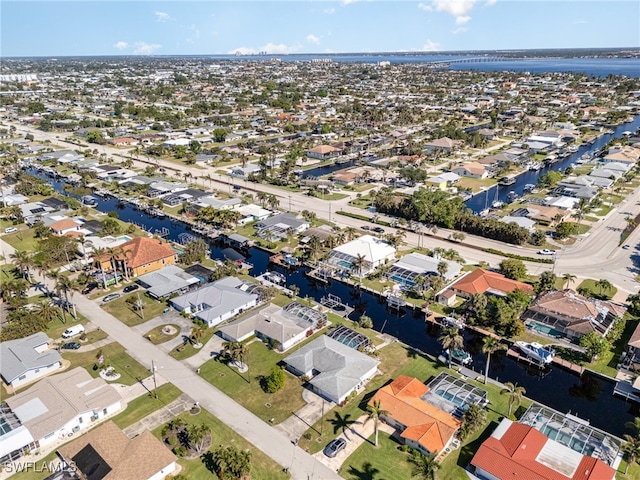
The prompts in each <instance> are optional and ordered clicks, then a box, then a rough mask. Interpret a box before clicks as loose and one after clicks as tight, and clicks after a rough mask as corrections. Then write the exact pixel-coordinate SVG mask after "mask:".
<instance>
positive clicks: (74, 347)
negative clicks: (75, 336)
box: [62, 342, 80, 350]
mask: <svg viewBox="0 0 640 480" xmlns="http://www.w3.org/2000/svg"><path fill="white" fill-rule="evenodd" d="M62 348H63V349H65V350H77V349H79V348H80V344H79V343H78V342H67V343H65V344H64V345H62Z"/></svg>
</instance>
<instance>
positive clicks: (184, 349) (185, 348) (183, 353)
mask: <svg viewBox="0 0 640 480" xmlns="http://www.w3.org/2000/svg"><path fill="white" fill-rule="evenodd" d="M217 331H218V330H217V329H215V328H207V329H206V330H205V331H204V335H203V336H202V338H201V339H200V343H201V344H202V345H206V344H207V342H208V341H209V340H211V337H213V335H214V334H215V333H216V332H217ZM200 350H201V349H197V348H194V347H193V344H192V343H191V342H187V343H183V344H182V345H179V346H177V347H176V348H174V349H173V350H171V352H169V355H171V356H172V357H173V358H175V359H176V360H184V359H185V358H189V357H191V356H193V355H195V354H196V353H198V352H199V351H200Z"/></svg>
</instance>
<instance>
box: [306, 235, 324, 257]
mask: <svg viewBox="0 0 640 480" xmlns="http://www.w3.org/2000/svg"><path fill="white" fill-rule="evenodd" d="M307 250H308V252H309V256H310V257H311V259H312V260H313V261H314V262H315V261H316V258H317V256H318V253H320V251H321V250H322V244H321V243H320V240H318V237H316V236H313V237H311V240H309V243H308V244H307Z"/></svg>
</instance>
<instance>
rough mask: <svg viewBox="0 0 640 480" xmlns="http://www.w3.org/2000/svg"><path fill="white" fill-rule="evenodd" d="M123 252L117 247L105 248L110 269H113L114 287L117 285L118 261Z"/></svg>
mask: <svg viewBox="0 0 640 480" xmlns="http://www.w3.org/2000/svg"><path fill="white" fill-rule="evenodd" d="M122 252H123V250H122V249H121V248H119V247H115V248H113V247H109V248H107V251H106V254H107V258H109V262H110V263H111V268H112V269H113V275H114V278H115V281H116V285H118V283H119V282H118V261H119V260H120V259H121V257H122Z"/></svg>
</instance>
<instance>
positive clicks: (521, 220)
mask: <svg viewBox="0 0 640 480" xmlns="http://www.w3.org/2000/svg"><path fill="white" fill-rule="evenodd" d="M500 221H501V222H502V223H515V224H516V225H517V226H519V227H522V228H526V229H527V230H529V233H533V232H535V230H536V229H535V225H536V222H535V220H531V219H530V218H526V217H516V216H512V215H506V216H504V217H501V218H500Z"/></svg>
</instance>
